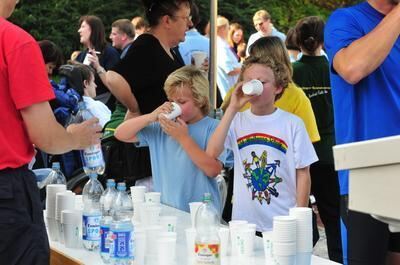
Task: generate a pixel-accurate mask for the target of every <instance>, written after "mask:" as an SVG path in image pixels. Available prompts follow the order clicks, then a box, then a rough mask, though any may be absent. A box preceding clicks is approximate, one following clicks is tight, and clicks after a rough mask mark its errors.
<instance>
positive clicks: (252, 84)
mask: <svg viewBox="0 0 400 265" xmlns="http://www.w3.org/2000/svg"><path fill="white" fill-rule="evenodd" d="M263 90H264V86H263V84H262V83H261V81H260V80H257V79H253V80H250V81H248V82H246V83H244V84H243V86H242V91H243V93H244V94H245V95H256V96H259V95H261V94H262V92H263Z"/></svg>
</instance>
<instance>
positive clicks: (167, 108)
mask: <svg viewBox="0 0 400 265" xmlns="http://www.w3.org/2000/svg"><path fill="white" fill-rule="evenodd" d="M173 109H174V108H173V106H172V104H171V102H168V101H167V102H164V104H162V105H161V106H159V107H158V108H156V109H155V110H154V111H153V112H152V113H150V114H149V115H150V120H151V121H152V122H156V121H158V120H159V117H160V114H163V113H164V114H168V113H170V112H171V111H172V110H173ZM161 116H164V115H161Z"/></svg>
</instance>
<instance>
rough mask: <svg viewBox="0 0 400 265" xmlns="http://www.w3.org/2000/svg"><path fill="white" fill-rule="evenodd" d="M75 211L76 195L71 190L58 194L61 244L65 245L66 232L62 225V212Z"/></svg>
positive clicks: (57, 217)
mask: <svg viewBox="0 0 400 265" xmlns="http://www.w3.org/2000/svg"><path fill="white" fill-rule="evenodd" d="M74 209H75V193H73V192H72V191H70V190H67V191H64V192H58V193H57V194H56V221H57V228H58V235H59V238H58V239H59V241H60V243H62V244H64V232H63V226H62V224H61V212H62V211H63V210H74Z"/></svg>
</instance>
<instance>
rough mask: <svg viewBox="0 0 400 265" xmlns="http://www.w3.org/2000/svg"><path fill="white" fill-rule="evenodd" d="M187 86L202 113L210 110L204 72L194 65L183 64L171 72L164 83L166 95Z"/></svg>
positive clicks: (207, 85) (206, 113) (205, 113)
mask: <svg viewBox="0 0 400 265" xmlns="http://www.w3.org/2000/svg"><path fill="white" fill-rule="evenodd" d="M185 87H188V88H189V89H190V90H191V91H192V96H193V99H194V102H195V104H196V106H198V107H199V108H200V110H201V112H202V113H203V114H204V115H208V113H209V112H210V100H209V93H210V92H209V84H208V80H207V78H206V76H205V73H204V72H203V71H201V70H200V69H198V68H196V67H194V66H190V65H188V66H184V67H182V68H179V69H178V70H175V71H174V72H172V73H171V74H170V75H169V76H168V78H167V80H166V81H165V84H164V91H165V93H166V94H167V96H168V97H169V96H172V95H174V94H176V93H178V92H180V91H182V89H185Z"/></svg>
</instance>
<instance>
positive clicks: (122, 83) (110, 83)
mask: <svg viewBox="0 0 400 265" xmlns="http://www.w3.org/2000/svg"><path fill="white" fill-rule="evenodd" d="M103 75H105V76H107V78H106V79H107V87H108V88H109V89H110V92H111V94H113V95H114V96H115V97H116V98H117V100H118V101H119V102H121V103H122V104H123V105H124V106H125V107H127V109H128V110H129V111H131V112H139V105H138V103H137V101H136V98H135V96H134V95H133V93H132V90H131V87H130V85H129V84H128V82H127V81H126V80H125V79H124V78H123V77H122V76H121V75H120V74H118V73H117V72H114V71H108V72H107V73H105V74H103Z"/></svg>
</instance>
